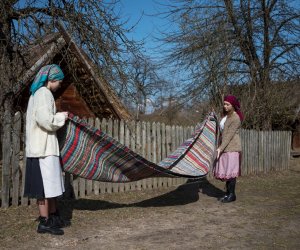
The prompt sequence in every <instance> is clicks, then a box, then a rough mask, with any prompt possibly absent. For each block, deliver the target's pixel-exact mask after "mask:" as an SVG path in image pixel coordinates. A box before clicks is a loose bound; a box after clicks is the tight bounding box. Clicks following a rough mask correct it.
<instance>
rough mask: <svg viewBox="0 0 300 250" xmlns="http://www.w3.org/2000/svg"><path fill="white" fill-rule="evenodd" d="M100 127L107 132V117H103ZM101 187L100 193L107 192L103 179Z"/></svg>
mask: <svg viewBox="0 0 300 250" xmlns="http://www.w3.org/2000/svg"><path fill="white" fill-rule="evenodd" d="M100 128H101V131H102V132H104V133H107V120H106V119H105V118H103V119H102V121H101V123H100ZM99 189H100V194H104V193H106V184H105V182H102V181H100V182H99Z"/></svg>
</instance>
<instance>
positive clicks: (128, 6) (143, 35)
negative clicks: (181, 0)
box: [120, 0, 169, 56]
mask: <svg viewBox="0 0 300 250" xmlns="http://www.w3.org/2000/svg"><path fill="white" fill-rule="evenodd" d="M158 2H159V1H158V0H120V15H121V17H122V18H123V19H124V20H127V19H129V21H128V24H127V25H128V27H131V26H133V25H135V24H136V26H135V28H134V29H133V31H132V32H131V33H130V34H129V35H128V38H130V39H133V40H137V41H144V43H145V49H146V50H145V54H146V55H148V56H153V55H154V54H156V52H157V51H159V49H157V46H158V45H160V44H161V43H159V42H157V40H156V39H155V37H159V36H160V33H159V31H160V30H166V29H167V28H168V25H169V24H168V23H167V21H166V20H164V19H163V18H162V16H157V15H156V14H157V13H159V12H162V11H164V10H166V7H164V6H163V5H161V4H159V3H158ZM164 2H165V3H167V1H164Z"/></svg>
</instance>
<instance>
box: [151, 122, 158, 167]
mask: <svg viewBox="0 0 300 250" xmlns="http://www.w3.org/2000/svg"><path fill="white" fill-rule="evenodd" d="M151 139H152V140H151V142H152V143H151V144H152V159H151V161H152V162H154V163H156V162H157V152H156V149H157V141H156V123H155V122H153V123H152V133H151Z"/></svg>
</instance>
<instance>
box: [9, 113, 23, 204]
mask: <svg viewBox="0 0 300 250" xmlns="http://www.w3.org/2000/svg"><path fill="white" fill-rule="evenodd" d="M13 123H14V125H13V136H12V149H13V154H12V164H11V165H12V176H11V179H12V205H13V206H18V205H19V190H20V167H19V162H20V137H21V113H20V112H17V113H16V114H15V116H14V120H13Z"/></svg>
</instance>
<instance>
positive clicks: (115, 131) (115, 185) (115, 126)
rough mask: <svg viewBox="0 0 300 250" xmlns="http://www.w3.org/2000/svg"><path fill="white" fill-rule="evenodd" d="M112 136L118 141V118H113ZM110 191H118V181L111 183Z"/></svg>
mask: <svg viewBox="0 0 300 250" xmlns="http://www.w3.org/2000/svg"><path fill="white" fill-rule="evenodd" d="M113 137H114V139H115V140H117V141H119V120H113ZM112 192H113V193H118V192H119V183H112Z"/></svg>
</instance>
